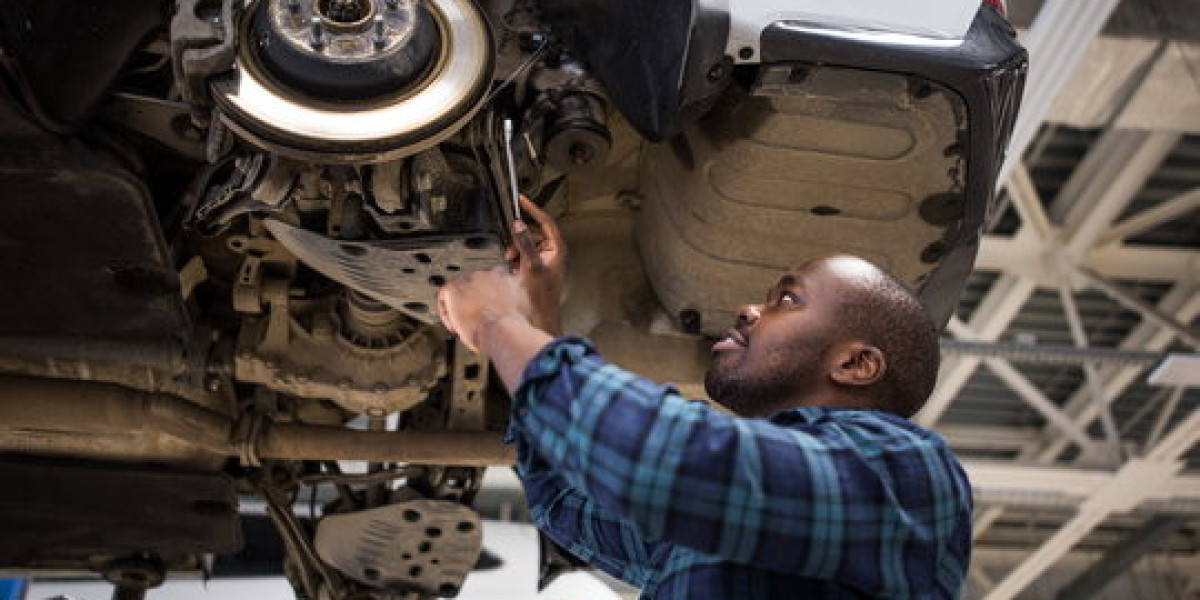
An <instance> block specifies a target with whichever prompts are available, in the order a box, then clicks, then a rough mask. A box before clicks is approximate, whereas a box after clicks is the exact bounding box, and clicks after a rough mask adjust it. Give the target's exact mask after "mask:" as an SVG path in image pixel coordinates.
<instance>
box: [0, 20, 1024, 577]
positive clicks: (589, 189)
mask: <svg viewBox="0 0 1200 600" xmlns="http://www.w3.org/2000/svg"><path fill="white" fill-rule="evenodd" d="M712 4H713V3H710V2H703V1H695V2H675V1H662V2H654V3H648V4H643V3H638V2H607V3H606V2H588V1H582V0H576V1H568V2H540V1H528V0H481V1H479V2H474V1H472V0H257V1H247V2H243V1H242V0H223V1H222V0H178V1H177V2H167V1H165V0H161V1H160V0H138V1H131V2H123V3H93V4H90V5H89V6H86V7H84V6H76V4H75V3H68V2H45V1H41V2H38V1H35V0H21V1H14V2H6V3H5V5H4V6H3V7H0V27H2V28H0V45H2V48H3V55H2V56H0V67H2V68H0V78H2V84H3V85H0V185H2V186H3V187H2V188H0V249H2V254H0V281H3V282H4V286H5V290H6V291H5V293H4V294H2V295H0V315H2V316H0V473H3V475H4V476H5V481H6V482H8V486H9V487H10V489H12V490H16V491H15V493H11V494H6V496H5V497H4V498H3V499H0V530H3V531H5V532H6V533H5V542H6V543H5V544H4V545H3V546H4V547H3V549H0V568H3V569H5V570H8V571H17V572H34V573H42V572H53V573H99V574H101V575H103V576H105V577H106V578H108V579H109V580H110V581H113V582H114V584H116V585H117V586H118V588H119V589H121V590H125V591H126V593H130V594H136V593H137V592H138V591H139V590H142V591H144V590H145V589H146V588H147V587H150V586H153V585H154V584H155V583H156V582H159V581H161V580H162V578H163V577H164V576H165V575H166V574H168V573H176V572H191V573H196V572H206V571H208V570H209V569H210V566H211V565H210V563H211V557H212V556H213V555H220V554H226V553H230V552H233V551H235V550H236V549H237V548H238V547H239V546H240V544H241V532H240V528H239V513H238V502H239V498H243V499H244V498H247V497H251V496H253V497H258V498H261V499H262V500H263V501H265V504H266V508H267V513H268V514H269V516H270V517H271V519H272V521H273V522H274V524H275V526H276V527H277V529H278V531H279V533H280V536H281V537H282V539H283V540H284V544H285V547H286V550H287V558H286V560H285V565H284V572H285V573H286V575H287V577H288V579H289V580H290V581H291V583H292V584H293V586H294V587H295V589H296V590H297V594H298V595H299V596H302V597H307V598H313V599H318V598H329V599H343V598H424V597H431V596H435V595H436V596H454V595H455V594H456V593H457V591H458V589H459V588H460V587H461V586H462V582H463V580H464V578H466V577H467V575H468V574H469V572H470V571H471V569H472V567H473V566H474V565H475V564H476V562H477V561H478V560H479V556H480V552H481V521H480V518H479V515H478V514H477V513H476V512H475V511H474V510H472V508H471V506H472V502H473V500H474V497H475V495H476V493H477V491H478V489H479V484H480V479H481V476H482V472H483V468H484V467H485V466H488V465H503V464H509V463H511V461H512V456H513V450H512V449H511V448H510V447H507V446H505V445H503V444H502V442H501V439H502V435H503V432H504V429H505V424H506V419H507V417H506V414H507V413H506V411H507V403H508V402H507V398H506V397H505V395H504V393H503V391H502V390H501V389H500V388H499V386H498V385H497V384H496V382H495V381H493V380H492V378H490V377H489V372H488V364H487V360H486V357H483V356H478V355H475V354H472V353H471V352H469V351H468V350H467V349H466V348H465V347H464V346H463V345H461V344H460V343H458V342H456V341H455V340H454V339H453V338H452V337H450V336H449V335H448V333H447V332H446V330H445V329H443V328H442V327H441V325H440V324H439V323H438V321H437V318H436V311H435V310H434V309H433V307H434V305H435V302H436V294H437V289H438V287H439V286H441V285H443V284H444V283H445V282H446V281H448V280H449V279H450V278H453V277H455V276H457V275H459V274H464V273H470V272H473V271H477V270H482V269H489V268H492V267H495V266H500V265H503V264H504V248H505V246H506V245H508V244H509V242H510V240H511V231H510V225H511V223H512V220H513V219H514V218H515V217H517V216H518V211H517V209H516V207H515V206H514V202H513V200H514V198H513V197H512V193H511V191H510V190H511V189H512V188H514V187H515V188H516V189H518V190H519V191H520V192H521V193H523V194H525V195H527V196H529V197H530V198H532V199H533V200H534V201H535V202H536V203H538V204H539V205H541V206H543V207H545V208H546V210H547V211H549V212H550V213H551V214H552V215H554V216H555V217H556V218H558V219H559V220H560V222H561V223H562V227H563V230H564V234H565V236H566V239H567V243H568V245H569V247H570V249H571V257H570V266H569V270H568V286H567V287H568V289H567V294H566V298H565V299H564V302H565V304H564V319H565V327H566V330H567V331H568V332H570V333H574V334H579V335H586V336H589V337H591V338H592V339H594V340H595V341H596V343H597V345H598V347H599V348H600V349H601V351H602V352H604V353H605V354H606V355H607V356H609V357H610V358H611V359H612V360H614V361H615V362H617V363H618V364H622V365H624V366H628V367H630V368H633V369H635V370H637V371H639V372H643V373H646V374H648V375H650V376H652V377H654V378H657V379H661V380H669V381H673V382H676V383H677V384H679V386H680V387H681V388H682V389H684V390H685V391H691V392H693V393H696V394H699V393H700V392H699V387H698V385H697V384H698V383H699V381H700V380H701V379H702V372H703V368H704V364H705V360H706V357H707V354H708V350H707V344H708V343H709V341H710V340H711V337H712V336H715V335H717V334H718V332H720V331H722V330H723V329H724V328H725V327H727V326H728V324H729V323H731V322H732V319H733V314H734V310H735V309H736V307H737V306H738V305H739V304H740V303H742V302H744V301H746V300H747V299H751V298H754V297H756V296H757V294H758V293H759V290H761V289H765V288H766V287H767V284H768V282H770V281H771V280H772V278H773V277H774V275H775V274H776V273H777V272H778V271H779V270H780V269H782V268H785V267H787V266H788V265H790V264H793V263H796V262H799V261H801V260H803V259H805V258H807V257H813V256H819V255H823V254H828V253H833V252H851V253H855V254H859V255H861V256H864V257H866V258H868V259H871V260H873V261H876V262H878V263H879V264H881V265H883V266H885V267H886V268H888V269H889V270H891V271H892V272H894V273H896V274H897V275H898V276H899V277H901V278H902V279H904V280H905V281H907V282H908V283H909V284H911V285H913V286H914V287H915V288H916V289H918V290H919V291H920V294H921V297H922V299H923V300H924V301H925V302H926V304H927V306H928V307H929V308H930V310H931V311H932V312H933V314H934V315H935V317H936V318H937V319H938V320H939V322H941V323H944V322H945V321H946V320H947V319H948V318H949V315H950V313H951V311H952V309H953V307H954V304H955V302H956V300H957V298H958V295H959V292H960V290H961V288H962V286H963V283H964V281H965V278H966V276H967V274H968V272H969V270H970V268H971V264H972V262H973V260H974V256H975V252H976V250H977V247H978V238H979V233H980V230H981V228H982V227H983V223H985V222H986V218H987V215H988V213H989V210H990V207H991V199H992V194H993V185H994V177H995V174H996V171H997V169H998V168H999V166H1000V163H1001V162H1002V161H1003V150H1002V149H1003V147H1004V145H1005V142H1006V141H1007V137H1008V135H1009V132H1010V131H1011V127H1012V123H1013V119H1014V118H1015V115H1016V109H1017V103H1018V101H1019V98H1020V92H1021V84H1022V81H1023V78H1024V69H1025V55H1024V52H1023V50H1021V49H1020V47H1019V46H1018V45H1017V44H1016V42H1015V40H1014V34H1013V32H1012V30H1011V28H1010V27H1009V26H1008V25H1007V23H1006V22H1005V21H1004V19H1003V17H1002V16H1001V15H1000V14H999V13H998V12H996V11H995V10H993V9H992V8H991V7H989V6H986V5H984V6H979V7H975V6H972V7H971V10H970V13H969V15H968V19H967V21H964V22H965V23H967V24H968V25H969V27H967V28H965V29H964V30H963V31H961V32H960V34H959V35H958V36H957V37H952V38H951V41H953V42H954V43H950V42H948V41H947V40H946V39H938V38H936V36H932V35H927V34H922V33H920V32H918V33H903V32H901V33H896V32H888V31H873V30H859V29H853V28H844V27H841V26H835V25H828V26H827V25H825V24H822V23H819V22H809V21H803V20H786V19H780V20H778V21H775V22H772V23H771V24H770V25H769V26H768V27H766V28H765V29H763V30H762V31H761V38H760V40H759V41H758V42H756V43H755V44H754V45H747V46H744V47H740V48H734V49H732V50H731V49H730V48H729V47H728V46H729V44H727V43H725V41H726V40H727V39H733V38H732V34H731V33H730V32H731V31H733V30H736V29H737V25H738V20H737V14H736V11H735V12H734V14H732V16H731V13H730V11H731V10H734V9H730V8H729V7H725V8H724V9H721V8H719V7H714V6H712ZM964 4H969V3H964ZM318 494H319V497H320V498H321V499H322V500H321V502H309V503H308V506H309V507H311V508H312V511H311V514H304V513H305V511H299V512H298V511H297V509H296V505H297V498H301V497H307V496H309V495H311V496H312V497H313V498H317V497H318ZM318 505H319V506H318ZM547 560H551V558H549V557H548V558H547Z"/></svg>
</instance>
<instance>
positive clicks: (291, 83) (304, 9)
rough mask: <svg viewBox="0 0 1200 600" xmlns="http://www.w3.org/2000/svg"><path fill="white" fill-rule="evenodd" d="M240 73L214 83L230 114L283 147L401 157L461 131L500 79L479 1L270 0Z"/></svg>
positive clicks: (268, 144)
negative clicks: (496, 76) (494, 78)
mask: <svg viewBox="0 0 1200 600" xmlns="http://www.w3.org/2000/svg"><path fill="white" fill-rule="evenodd" d="M242 40H244V42H243V43H242V44H241V48H240V52H239V55H238V58H237V61H236V62H235V65H234V70H233V71H232V72H231V73H230V74H228V75H227V76H225V77H222V78H219V79H216V80H214V82H213V84H212V89H213V96H214V98H215V99H216V102H217V105H218V106H219V108H220V109H221V114H222V120H223V122H224V123H225V124H226V125H227V126H229V127H230V129H232V130H233V131H234V132H236V133H237V134H239V135H240V136H241V137H243V138H244V139H246V140H247V141H249V142H251V143H252V144H255V145H258V146H260V147H262V148H264V149H267V150H270V151H272V152H278V153H280V154H283V155H285V156H290V157H293V158H297V159H300V160H307V161H313V162H323V163H362V162H379V161H385V160H392V159H394V158H398V157H400V156H406V155H409V154H413V153H416V152H419V151H421V150H424V149H426V148H429V147H431V146H433V145H435V144H437V143H438V142H440V141H442V140H444V139H445V138H446V137H449V136H450V135H451V134H453V133H454V132H455V131H457V130H458V129H459V128H460V127H461V126H462V125H463V124H464V123H466V122H467V121H468V120H469V119H470V118H471V117H472V116H474V114H475V112H476V111H477V110H478V109H479V106H480V104H481V103H482V100H483V98H484V96H485V94H486V92H487V89H488V85H489V83H490V82H491V78H492V64H493V56H494V53H495V52H494V49H493V43H492V36H491V31H490V29H489V28H488V25H487V21H486V20H485V18H484V16H483V15H482V14H481V13H480V11H479V8H478V7H476V5H475V4H474V2H472V1H471V0H260V2H258V4H257V5H256V6H255V8H254V9H253V10H251V11H250V12H249V13H248V16H247V18H246V19H245V22H244V23H243V25H242Z"/></svg>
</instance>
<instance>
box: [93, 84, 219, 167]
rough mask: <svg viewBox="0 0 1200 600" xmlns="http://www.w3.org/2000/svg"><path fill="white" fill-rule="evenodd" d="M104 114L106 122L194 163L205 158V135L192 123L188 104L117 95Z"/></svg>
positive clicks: (105, 105)
mask: <svg viewBox="0 0 1200 600" xmlns="http://www.w3.org/2000/svg"><path fill="white" fill-rule="evenodd" d="M100 112H101V115H102V116H103V117H104V118H105V119H108V120H111V121H114V122H116V123H119V124H120V125H121V126H123V127H126V128H128V129H130V130H132V131H135V132H137V133H139V134H141V135H144V136H146V137H148V138H150V139H152V140H154V141H156V142H158V143H160V144H162V145H163V146H165V147H166V148H170V149H171V150H174V151H175V152H178V153H179V154H181V155H183V156H185V157H187V158H189V159H191V160H194V161H197V162H199V161H203V160H204V158H205V155H204V145H205V134H204V132H203V131H201V130H200V129H199V128H198V127H196V126H195V125H194V124H193V123H192V120H191V116H190V107H189V106H188V105H187V104H184V103H182V102H173V101H170V100H162V99H159V98H154V97H151V96H139V95H137V94H130V93H126V92H117V93H115V94H113V95H112V96H111V97H110V98H109V99H108V102H107V103H105V104H104V106H103V107H102V108H101V109H100Z"/></svg>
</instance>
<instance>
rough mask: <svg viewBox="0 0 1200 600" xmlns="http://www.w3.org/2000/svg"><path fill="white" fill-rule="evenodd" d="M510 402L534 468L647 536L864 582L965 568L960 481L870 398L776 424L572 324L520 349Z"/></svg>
mask: <svg viewBox="0 0 1200 600" xmlns="http://www.w3.org/2000/svg"><path fill="white" fill-rule="evenodd" d="M513 411H514V412H513V419H512V422H511V425H510V435H512V436H514V437H516V438H518V439H519V440H520V441H521V443H522V444H524V445H526V446H527V448H526V452H527V454H528V455H536V456H537V457H538V459H539V460H541V461H544V463H545V465H544V469H543V470H544V471H547V472H551V473H552V474H553V475H554V476H557V477H561V479H562V487H563V489H571V490H576V492H575V493H578V494H581V495H582V496H583V497H584V498H585V499H586V501H590V502H594V504H595V507H596V508H595V510H598V511H603V514H604V515H606V517H608V518H614V519H616V520H619V521H622V522H625V523H629V524H631V526H632V527H634V528H635V529H636V532H637V533H638V534H639V536H640V537H642V538H644V539H649V540H661V541H666V542H670V543H673V544H679V545H682V546H685V547H688V548H691V549H693V550H696V551H699V552H702V553H705V554H709V555H714V556H717V557H721V558H724V559H727V560H730V561H734V562H738V563H742V564H748V565H755V566H759V567H763V568H768V569H775V570H779V571H785V572H788V573H793V574H797V575H802V576H808V577H816V578H824V579H837V580H840V581H843V582H845V583H849V584H852V585H854V586H856V587H858V588H859V589H862V590H864V591H870V592H876V593H887V592H889V591H894V592H901V591H903V590H904V589H912V587H913V586H914V585H915V586H917V588H918V589H921V588H923V589H933V588H934V587H941V588H944V589H947V588H948V589H956V588H957V587H958V585H959V584H960V583H961V574H962V572H963V571H965V566H966V565H965V563H964V564H957V563H956V562H955V560H956V558H955V556H954V555H955V554H956V553H955V552H954V550H953V549H952V548H950V547H949V546H951V545H952V543H951V540H952V539H954V538H955V537H956V534H957V533H960V532H961V531H962V528H963V526H964V520H965V522H966V523H969V519H970V507H969V504H970V499H969V498H970V497H969V494H970V492H969V487H967V486H966V484H965V480H962V479H961V478H958V477H956V473H959V471H957V469H958V466H957V463H956V462H955V461H954V459H953V457H952V456H951V455H950V454H949V451H948V450H947V449H945V446H944V444H943V443H941V442H940V438H937V437H936V436H934V435H932V434H929V433H928V432H924V433H922V432H923V430H920V431H918V430H917V429H916V428H915V427H914V428H906V427H902V426H899V425H897V424H895V423H893V422H892V421H890V420H889V419H887V418H883V417H881V416H875V417H872V416H870V414H869V413H870V411H856V412H863V413H868V414H867V415H866V416H863V417H861V418H858V417H848V418H846V419H843V420H838V421H833V420H828V419H826V420H823V421H821V422H814V423H800V424H793V425H789V426H786V427H785V426H780V425H778V424H775V423H772V422H769V421H766V420H762V419H743V418H737V417H734V416H731V415H727V414H725V413H722V412H720V411H717V410H715V409H713V408H711V407H709V406H707V405H705V404H703V403H696V402H688V401H686V400H684V399H683V398H681V397H680V396H679V394H678V393H676V392H675V391H674V390H673V389H672V388H670V387H668V386H661V385H657V384H654V383H652V382H650V381H648V380H646V379H643V378H640V377H637V376H635V375H633V374H631V373H629V372H627V371H624V370H622V369H620V368H618V367H616V366H613V365H610V364H607V363H605V362H604V361H603V360H602V359H600V357H599V356H597V355H596V353H595V351H594V350H593V348H592V347H591V346H590V344H588V343H587V342H586V341H583V340H579V339H572V338H565V339H561V340H558V341H556V342H554V343H553V344H551V345H549V346H548V347H547V348H546V349H544V350H543V351H542V352H541V353H540V354H539V355H538V356H537V357H535V358H534V360H533V361H531V363H530V365H529V366H528V367H527V369H526V372H525V377H524V379H523V380H522V383H521V386H520V388H519V389H518V390H517V394H516V397H515V398H514V404H513ZM964 497H965V500H964ZM967 527H969V525H967ZM959 537H961V536H959ZM919 564H924V565H929V568H920V567H918V566H917V565H919ZM914 573H915V574H916V575H914ZM914 576H915V577H919V578H922V579H927V581H913V580H912V579H913V577H914ZM893 588H895V589H893Z"/></svg>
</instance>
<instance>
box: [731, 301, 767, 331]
mask: <svg viewBox="0 0 1200 600" xmlns="http://www.w3.org/2000/svg"><path fill="white" fill-rule="evenodd" d="M761 316H762V305H761V304H743V305H742V306H741V307H739V308H738V311H737V326H738V327H753V326H754V324H755V323H757V322H758V318H759V317H761Z"/></svg>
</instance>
